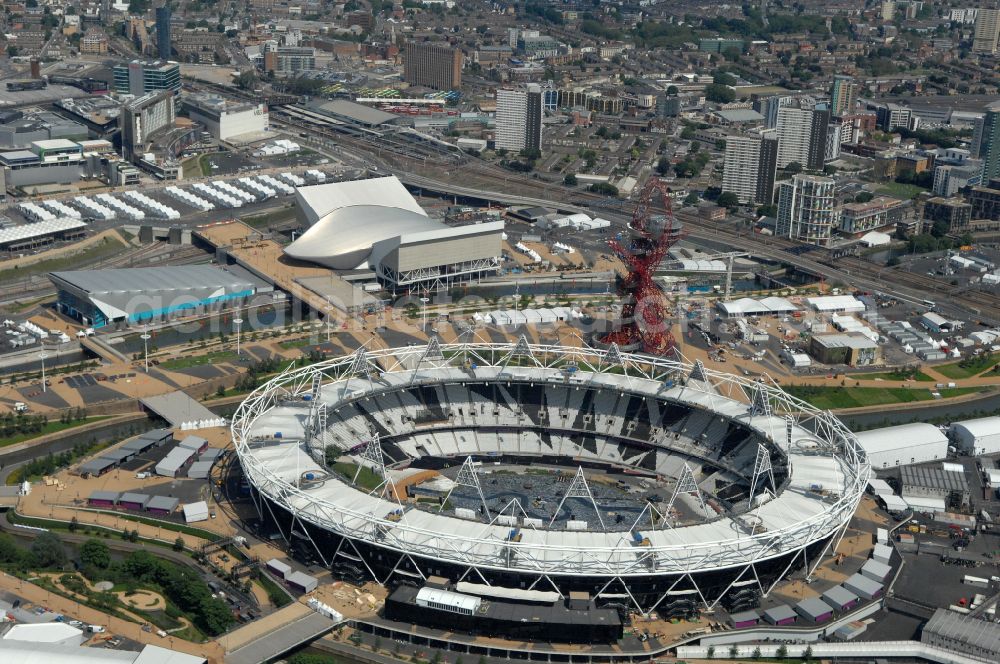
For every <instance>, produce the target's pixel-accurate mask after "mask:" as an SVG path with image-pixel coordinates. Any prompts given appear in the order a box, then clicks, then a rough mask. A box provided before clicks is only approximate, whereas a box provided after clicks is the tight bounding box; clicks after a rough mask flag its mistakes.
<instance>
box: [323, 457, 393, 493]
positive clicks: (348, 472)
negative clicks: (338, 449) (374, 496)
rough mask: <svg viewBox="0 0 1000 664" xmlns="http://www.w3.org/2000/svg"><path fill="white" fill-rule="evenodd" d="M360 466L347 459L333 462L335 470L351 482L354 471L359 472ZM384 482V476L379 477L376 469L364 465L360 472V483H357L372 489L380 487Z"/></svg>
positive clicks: (363, 487)
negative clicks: (348, 461)
mask: <svg viewBox="0 0 1000 664" xmlns="http://www.w3.org/2000/svg"><path fill="white" fill-rule="evenodd" d="M357 470H358V467H357V465H355V464H353V463H347V462H346V461H341V462H338V463H335V464H333V471H334V472H336V473H339V474H340V475H343V476H344V477H346V478H347V481H348V482H350V481H351V480H352V479H354V473H355V472H357ZM381 483H382V478H381V477H379V476H378V475H377V474H376V473H375V471H374V470H372V469H371V468H367V467H362V468H361V472H360V473H358V483H357V485H358V486H359V487H361V488H362V489H367V490H369V491H371V490H372V489H374V488H376V487H378V485H379V484H381Z"/></svg>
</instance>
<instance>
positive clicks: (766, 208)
mask: <svg viewBox="0 0 1000 664" xmlns="http://www.w3.org/2000/svg"><path fill="white" fill-rule="evenodd" d="M777 214H778V206H777V205H774V204H772V203H768V204H767V205H761V206H760V207H758V208H757V216H758V217H773V216H775V215H777Z"/></svg>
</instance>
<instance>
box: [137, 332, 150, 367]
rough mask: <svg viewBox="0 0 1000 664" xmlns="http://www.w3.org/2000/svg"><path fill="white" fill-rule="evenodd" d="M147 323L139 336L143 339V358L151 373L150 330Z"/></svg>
mask: <svg viewBox="0 0 1000 664" xmlns="http://www.w3.org/2000/svg"><path fill="white" fill-rule="evenodd" d="M148 327H149V326H147V325H143V326H142V334H141V335H140V336H139V338H140V339H142V359H143V362H144V363H145V365H146V373H149V340H150V338H151V337H150V336H149V330H148Z"/></svg>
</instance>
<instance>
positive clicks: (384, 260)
mask: <svg viewBox="0 0 1000 664" xmlns="http://www.w3.org/2000/svg"><path fill="white" fill-rule="evenodd" d="M295 200H296V203H297V204H298V208H299V214H300V220H301V221H302V223H303V225H305V226H307V227H308V230H306V231H305V232H304V233H302V235H300V236H299V238H298V239H297V240H295V242H293V243H292V244H290V245H288V247H286V248H285V253H286V254H287V255H288V256H289V257H291V258H295V259H298V260H303V261H308V262H311V263H318V264H320V265H324V266H326V267H329V268H333V269H334V270H357V269H361V270H364V269H370V270H372V271H373V272H374V275H375V277H376V278H377V279H378V280H379V281H380V282H382V283H383V284H385V285H386V286H387V287H389V288H392V289H401V290H411V289H420V290H422V289H432V290H436V289H440V288H447V287H448V286H451V285H453V284H458V283H468V282H471V281H473V280H476V279H479V278H482V277H486V276H490V275H493V274H496V273H497V272H498V270H499V267H500V256H501V236H502V234H503V226H504V225H503V222H502V221H493V222H487V223H482V224H473V225H469V226H448V225H446V224H444V223H442V222H440V221H437V220H434V219H431V218H430V217H428V216H427V213H426V212H424V210H423V209H422V208H421V207H420V205H419V204H418V203H417V201H416V199H414V198H413V196H412V195H410V192H408V191H407V190H406V188H405V187H404V186H403V184H402V183H401V182H400V181H399V180H398V179H397V178H396V177H395V176H392V177H385V178H373V179H369V180H355V181H352V182H333V183H330V184H320V185H314V186H311V187H299V188H298V189H297V190H296V192H295Z"/></svg>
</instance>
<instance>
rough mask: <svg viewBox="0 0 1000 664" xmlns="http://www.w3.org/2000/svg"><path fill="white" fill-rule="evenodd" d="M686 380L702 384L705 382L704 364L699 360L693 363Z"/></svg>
mask: <svg viewBox="0 0 1000 664" xmlns="http://www.w3.org/2000/svg"><path fill="white" fill-rule="evenodd" d="M688 380H700V381H702V382H705V381H706V380H707V378H706V377H705V364H704V363H703V362H702V361H701V360H695V361H694V367H693V368H692V369H691V373H689V374H688Z"/></svg>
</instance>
